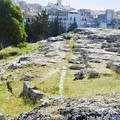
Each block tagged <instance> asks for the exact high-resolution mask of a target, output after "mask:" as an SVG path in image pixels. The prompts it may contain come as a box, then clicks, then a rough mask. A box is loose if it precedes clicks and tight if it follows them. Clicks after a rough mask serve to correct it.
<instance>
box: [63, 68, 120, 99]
mask: <svg viewBox="0 0 120 120" xmlns="http://www.w3.org/2000/svg"><path fill="white" fill-rule="evenodd" d="M87 78H88V77H87V76H86V77H85V78H84V79H83V80H76V81H74V75H73V71H72V70H67V74H66V77H65V79H64V95H65V96H66V97H93V96H96V94H101V93H102V94H103V93H111V92H119V91H120V75H119V74H113V75H111V76H104V75H101V77H100V78H95V79H90V80H89V79H87Z"/></svg>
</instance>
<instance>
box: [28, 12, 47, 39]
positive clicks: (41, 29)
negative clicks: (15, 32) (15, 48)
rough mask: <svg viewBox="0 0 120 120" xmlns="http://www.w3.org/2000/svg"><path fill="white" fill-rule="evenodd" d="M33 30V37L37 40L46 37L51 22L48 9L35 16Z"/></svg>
mask: <svg viewBox="0 0 120 120" xmlns="http://www.w3.org/2000/svg"><path fill="white" fill-rule="evenodd" d="M26 27H27V26H26ZM31 31H32V37H33V38H34V39H37V40H41V39H44V38H46V37H47V36H48V33H49V22H48V16H47V14H46V11H42V12H41V13H38V14H37V15H36V16H35V18H34V19H33V20H32V23H31ZM29 32H30V31H29ZM29 34H30V33H29Z"/></svg>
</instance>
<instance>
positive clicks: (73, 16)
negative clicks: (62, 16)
mask: <svg viewBox="0 0 120 120" xmlns="http://www.w3.org/2000/svg"><path fill="white" fill-rule="evenodd" d="M74 22H76V24H77V27H80V15H79V12H78V11H75V10H74V11H69V12H68V19H67V24H66V29H67V30H68V28H69V27H70V25H71V24H72V23H74Z"/></svg>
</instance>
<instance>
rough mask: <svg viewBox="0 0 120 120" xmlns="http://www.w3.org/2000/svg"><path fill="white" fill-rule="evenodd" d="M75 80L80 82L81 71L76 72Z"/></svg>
mask: <svg viewBox="0 0 120 120" xmlns="http://www.w3.org/2000/svg"><path fill="white" fill-rule="evenodd" d="M74 76H75V80H82V79H83V78H84V73H83V71H80V72H77V73H75V74H74Z"/></svg>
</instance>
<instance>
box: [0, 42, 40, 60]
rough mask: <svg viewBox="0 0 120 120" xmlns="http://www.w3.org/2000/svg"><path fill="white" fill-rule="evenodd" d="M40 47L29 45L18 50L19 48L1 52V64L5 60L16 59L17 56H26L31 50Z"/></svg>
mask: <svg viewBox="0 0 120 120" xmlns="http://www.w3.org/2000/svg"><path fill="white" fill-rule="evenodd" d="M35 47H39V45H38V44H36V43H33V44H28V45H27V47H24V48H17V47H8V48H5V49H3V50H1V51H0V62H3V61H4V60H9V59H12V58H14V57H15V56H18V55H21V54H24V53H26V52H28V51H29V50H31V49H32V48H35Z"/></svg>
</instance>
